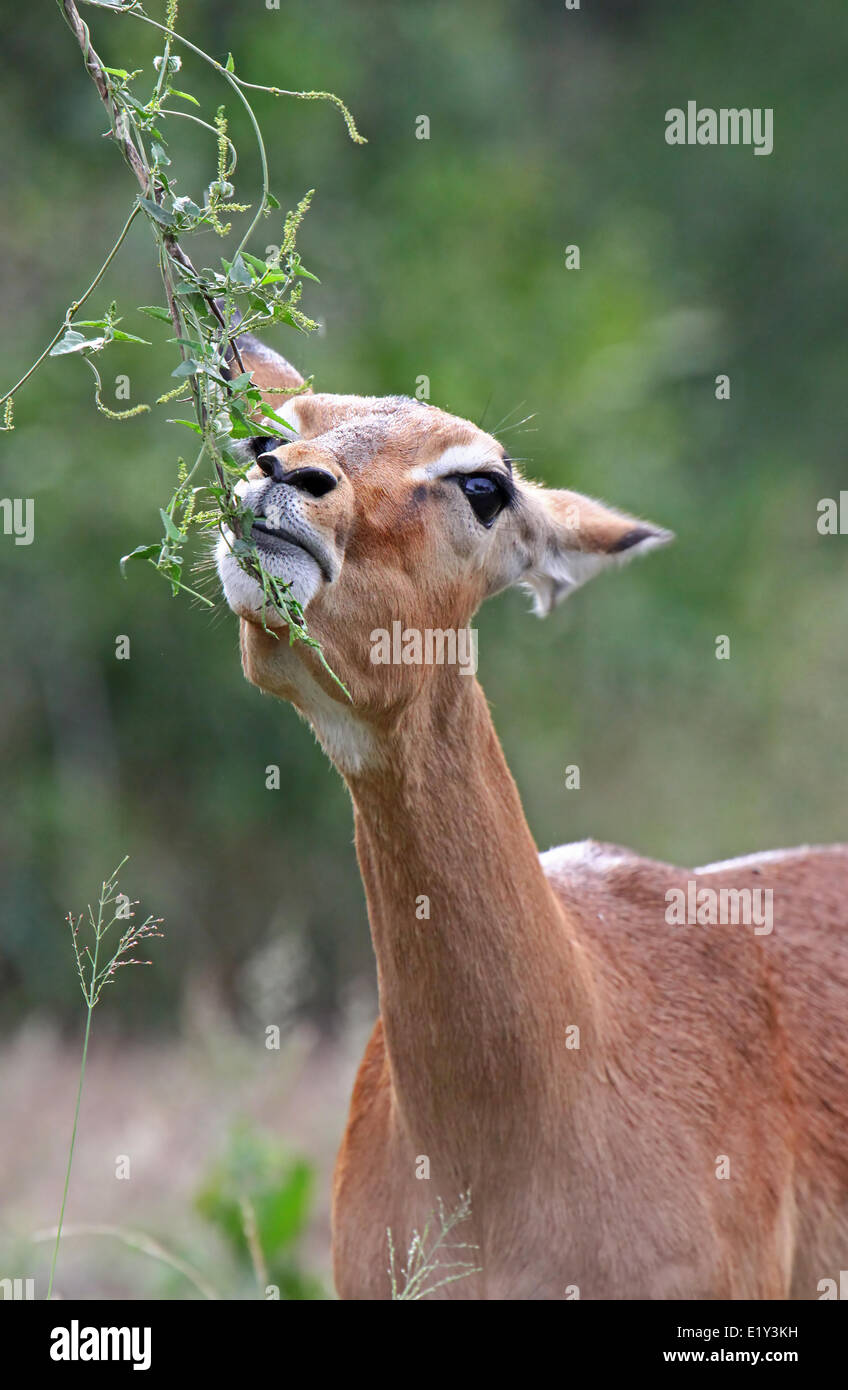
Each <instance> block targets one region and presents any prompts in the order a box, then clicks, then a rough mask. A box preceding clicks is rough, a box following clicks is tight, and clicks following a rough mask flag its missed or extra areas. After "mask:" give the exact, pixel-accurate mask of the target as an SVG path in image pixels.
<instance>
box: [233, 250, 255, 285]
mask: <svg viewBox="0 0 848 1390" xmlns="http://www.w3.org/2000/svg"><path fill="white" fill-rule="evenodd" d="M230 279H231V280H234V281H235V283H236V284H237V285H252V284H253V276H252V275H251V273H250V271H249V270H248V268H247V266H246V265H245V263H244V261H243V260H242V258H241V256H236V258H235V260H234V261H233V263H232V265H231V266H230Z"/></svg>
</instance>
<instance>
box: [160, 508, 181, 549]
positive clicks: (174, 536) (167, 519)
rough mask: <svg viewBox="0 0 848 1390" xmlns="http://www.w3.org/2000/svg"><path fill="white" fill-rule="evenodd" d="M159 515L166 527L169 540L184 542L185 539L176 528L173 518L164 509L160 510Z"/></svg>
mask: <svg viewBox="0 0 848 1390" xmlns="http://www.w3.org/2000/svg"><path fill="white" fill-rule="evenodd" d="M159 515H160V516H161V518H162V524H163V526H164V527H165V533H166V535H167V536H168V538H169V539H170V540H172V541H181V540H183V539H184V537H183V536H182V535H181V534H180V532H179V531H178V530H177V528H176V526H175V525H174V522H173V518H172V517H171V516H169V515H168V513H167V512H166V511H165V508H164V507H160V508H159Z"/></svg>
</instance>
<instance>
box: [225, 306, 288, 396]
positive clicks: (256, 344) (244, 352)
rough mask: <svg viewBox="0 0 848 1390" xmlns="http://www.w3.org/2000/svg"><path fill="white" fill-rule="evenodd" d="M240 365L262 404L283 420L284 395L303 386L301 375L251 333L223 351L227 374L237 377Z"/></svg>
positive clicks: (241, 335)
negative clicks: (259, 393)
mask: <svg viewBox="0 0 848 1390" xmlns="http://www.w3.org/2000/svg"><path fill="white" fill-rule="evenodd" d="M218 304H219V307H220V304H221V301H218ZM234 348H235V351H234ZM236 351H237V352H238V357H237V356H236ZM239 358H240V359H241V361H239ZM242 367H243V368H244V370H245V371H246V372H250V375H251V376H252V378H253V382H254V385H256V386H258V387H259V390H260V391H261V393H262V399H263V401H264V402H265V404H266V405H268V406H270V407H271V409H272V410H273V411H274V412H275V413H276V414H277V415H282V417H283V419H286V418H287V411H286V400H287V395H290V394H291V393H292V392H296V391H299V390H300V388H301V387H302V386H303V385H304V380H303V377H302V376H301V375H300V372H299V371H298V370H297V368H296V367H293V366H292V364H291V362H287V361H286V359H285V357H281V356H280V354H279V353H278V352H274V350H273V348H269V347H266V346H265V344H264V343H261V342H260V341H259V339H258V338H254V336H253V334H252V333H242V334H240V335H239V337H238V338H236V339H235V340H234V344H233V346H231V347H230V349H229V351H228V353H227V371H228V374H229V376H230V377H236V376H239V375H240V374H241V369H242ZM258 413H259V414H261V412H258Z"/></svg>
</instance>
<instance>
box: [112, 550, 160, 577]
mask: <svg viewBox="0 0 848 1390" xmlns="http://www.w3.org/2000/svg"><path fill="white" fill-rule="evenodd" d="M161 549H162V547H161V546H160V545H137V546H136V548H135V550H131V551H130V553H129V555H122V556H121V574H122V575H123V576H124V578H125V579H126V577H127V575H126V568H127V564H128V563H129V561H130V560H152V559H153V557H154V555H158V554H159V552H160V550H161Z"/></svg>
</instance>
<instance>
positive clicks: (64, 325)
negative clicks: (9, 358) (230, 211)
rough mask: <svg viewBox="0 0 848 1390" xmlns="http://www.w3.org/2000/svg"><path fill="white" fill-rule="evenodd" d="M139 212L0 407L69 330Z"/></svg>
mask: <svg viewBox="0 0 848 1390" xmlns="http://www.w3.org/2000/svg"><path fill="white" fill-rule="evenodd" d="M140 212H141V208H140V206H139V205H138V203H136V205H135V207H134V208H133V210H132V212H131V213H130V215H129V217H128V218H127V220H126V222H125V223H124V225H123V227H122V228H121V234H120V236H119V237H118V240H117V241H116V242H115V245H114V246H113V247H112V250H111V251H110V252H109V255H108V256H107V257H106V259H105V261H104V262H103V264H102V266H101V267H100V269H99V270H98V272H97V274H96V275H95V277H94V279H93V280H92V282H91V284H90V285H89V287H88V289H87V290H86V292H85V294H83V295H81V296H80V298H79V299H75V300H74V302H73V304H72V305H71V306H70V308H69V309H68V311H67V313H66V314H65V317H64V319H63V321H62V324H61V327H60V328H59V330H58V332H57V333H56V334H55V336H54V337H52V338H51V339H50V342H49V343H48V344H47V347H46V348H45V349H44V351H43V352H42V354H41V356H40V357H39V358H38V359H37V360H36V361H35V362H33V364H32V366H31V367H30V369H29V371H28V372H25V373H24V375H23V376H22V377H21V379H20V381H18V382H16V383H15V385H14V386H13V387H12V388H11V390H10V391H7V392H6V394H5V396H0V405H3V404H4V402H5V401H7V400H8V399H9V397H10V396H14V394H15V392H16V391H19V390H20V388H21V387H22V386H23V385H24V383H25V382H27V381H29V379H30V377H31V376H32V374H33V372H34V371H36V370H37V368H38V367H40V366H41V364H42V362H43V361H44V359H45V357H49V355H50V349H51V348H52V347H55V345H56V343H58V341H59V339H60V338H61V336H62V334H63V333H64V332H66V330H67V329H68V328H70V326H71V322H72V320H73V318H74V316H75V314H78V313H79V311H80V309H81V308H82V306H83V304H84V303H85V301H86V300H87V299H88V298H89V296H90V295H91V294H92V293H93V292H94V290H96V289H97V286H98V285H99V284H100V281H101V280H102V279H103V276H104V275H105V274H106V271H107V270H108V269H109V266H110V265H111V264H112V261H113V260H114V259H115V256H116V255H117V253H118V251H120V249H121V246H122V245H123V243H124V238H125V237H126V235H127V232H128V231H129V229H130V226H131V224H132V222H133V220H134V219H135V218H136V217H137V216H138V214H139V213H140Z"/></svg>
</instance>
